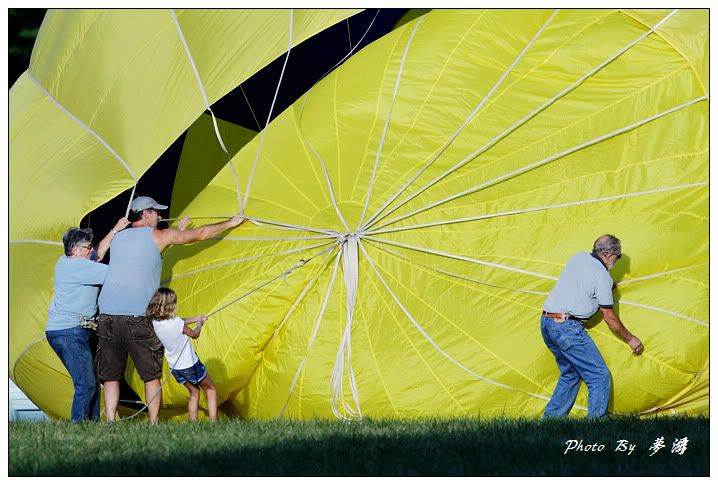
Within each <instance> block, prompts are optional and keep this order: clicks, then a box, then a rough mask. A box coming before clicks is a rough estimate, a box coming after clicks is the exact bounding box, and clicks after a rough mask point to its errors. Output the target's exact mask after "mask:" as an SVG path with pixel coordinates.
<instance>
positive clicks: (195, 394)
mask: <svg viewBox="0 0 718 485" xmlns="http://www.w3.org/2000/svg"><path fill="white" fill-rule="evenodd" d="M184 386H185V387H186V388H187V389H188V390H189V402H188V403H187V411H188V412H189V420H190V421H197V409H198V408H199V387H197V386H195V385H194V384H192V383H191V382H185V383H184Z"/></svg>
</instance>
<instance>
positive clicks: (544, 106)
mask: <svg viewBox="0 0 718 485" xmlns="http://www.w3.org/2000/svg"><path fill="white" fill-rule="evenodd" d="M676 11H677V10H674V11H673V12H671V13H670V14H668V15H667V16H666V17H664V18H663V20H661V21H660V22H658V23H657V24H656V25H655V26H653V28H652V29H650V30H649V31H647V32H644V33H643V34H642V35H640V36H639V37H638V38H636V39H635V40H634V41H633V42H631V43H630V44H628V45H627V46H626V47H624V48H623V49H621V50H619V51H617V52H616V53H614V54H613V55H612V56H610V57H609V58H608V59H606V60H605V61H603V62H602V63H601V64H599V65H598V66H596V67H595V68H593V69H592V70H590V71H589V72H588V73H586V74H584V75H583V76H581V77H580V78H579V79H577V80H576V81H574V82H573V83H572V84H570V85H569V86H568V87H566V88H565V89H563V90H561V91H560V92H559V93H558V94H556V95H555V96H554V97H552V98H551V99H549V100H548V101H546V102H545V103H544V104H542V105H541V106H539V107H538V108H536V109H535V110H533V111H531V112H530V113H529V114H527V115H526V116H524V117H523V118H521V119H520V120H519V121H517V122H516V123H514V124H513V125H511V126H510V127H509V128H507V129H506V130H504V131H502V132H501V133H499V134H498V135H496V136H495V137H494V138H492V139H491V140H490V141H489V142H487V143H486V144H485V145H483V146H482V147H481V148H479V149H478V150H476V151H474V152H473V153H471V154H470V155H468V156H467V157H466V158H464V159H463V160H462V161H460V162H459V163H457V164H456V165H454V166H453V167H451V168H450V169H448V170H447V171H446V172H444V173H443V174H441V175H439V176H438V177H436V178H435V179H434V180H432V181H431V182H429V183H428V184H426V185H425V186H423V187H422V188H421V189H419V190H418V191H417V192H415V193H414V194H412V195H411V196H410V197H408V198H406V199H404V200H402V201H401V202H400V203H399V204H398V205H396V206H395V207H393V208H392V209H391V210H390V211H389V212H387V213H386V214H384V216H383V217H382V218H385V217H387V216H389V214H391V213H393V212H395V211H396V210H397V209H399V208H400V207H402V206H403V205H404V204H406V203H408V202H409V201H411V200H413V199H414V198H415V197H417V196H419V195H420V194H421V193H423V192H424V191H425V190H427V189H428V188H429V187H432V186H433V185H435V184H436V183H437V182H439V181H440V180H442V179H443V178H445V177H446V176H448V175H450V174H451V173H453V172H455V171H456V170H458V169H460V168H461V167H463V166H464V165H466V164H467V163H469V162H470V161H471V160H473V159H474V158H476V157H477V156H479V155H480V154H482V153H483V152H485V151H486V150H488V149H489V148H491V147H492V146H494V145H495V144H496V143H498V142H499V141H501V140H502V139H504V138H505V137H506V136H507V135H509V134H510V133H513V132H514V131H516V130H517V129H518V128H520V127H521V126H523V125H524V124H525V123H526V122H528V121H529V120H531V119H532V118H533V117H534V116H536V115H537V114H539V113H541V112H542V111H544V110H546V109H547V108H548V107H549V106H551V105H552V104H553V103H554V102H555V101H556V100H558V99H560V98H562V97H563V96H565V95H566V94H568V93H569V92H571V91H573V90H574V89H575V88H576V87H577V86H579V85H580V84H582V83H583V82H584V81H585V80H586V79H588V78H589V77H591V76H593V75H594V74H596V73H597V72H598V71H600V70H601V69H603V68H604V67H605V66H606V65H608V64H609V63H611V62H613V61H614V60H615V59H616V58H618V57H619V56H620V55H622V54H623V53H624V52H626V51H627V50H629V49H630V48H631V47H633V46H634V45H636V44H637V43H638V42H640V41H641V40H643V39H644V38H645V37H647V36H648V35H649V34H650V33H652V32H653V31H654V30H655V29H657V28H658V27H659V26H660V25H662V24H663V23H664V22H665V21H666V20H668V19H669V18H670V17H671V16H672V15H673V14H674V13H675V12H676ZM375 222H376V221H375ZM367 227H369V225H367Z"/></svg>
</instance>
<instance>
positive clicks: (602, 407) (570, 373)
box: [541, 316, 611, 417]
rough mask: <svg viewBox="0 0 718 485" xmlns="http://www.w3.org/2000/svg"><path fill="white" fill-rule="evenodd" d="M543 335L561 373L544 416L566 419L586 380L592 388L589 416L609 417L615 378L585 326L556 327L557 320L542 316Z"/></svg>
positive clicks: (573, 323)
mask: <svg viewBox="0 0 718 485" xmlns="http://www.w3.org/2000/svg"><path fill="white" fill-rule="evenodd" d="M541 335H543V340H544V342H545V343H546V346H547V347H548V348H549V350H550V351H551V352H552V353H553V355H554V357H556V364H558V369H559V371H560V372H561V375H560V376H559V378H558V383H557V384H556V389H555V390H554V391H553V396H551V400H550V401H549V403H548V404H547V405H546V410H545V411H544V416H545V417H551V416H566V415H567V414H568V412H569V411H570V410H571V408H572V407H573V403H574V401H576V394H578V388H579V386H580V384H581V381H582V380H583V381H584V382H585V383H586V386H587V387H588V415H589V416H592V417H599V416H603V415H605V414H606V410H607V409H608V398H609V394H610V392H611V374H610V373H609V371H608V367H607V366H606V362H604V360H603V357H602V356H601V352H599V351H598V347H596V344H595V343H594V342H593V339H591V337H590V336H589V335H588V333H586V329H584V328H583V325H582V324H581V322H580V321H578V320H574V319H568V320H566V321H565V322H563V323H556V321H554V319H553V318H550V317H547V316H542V317H541Z"/></svg>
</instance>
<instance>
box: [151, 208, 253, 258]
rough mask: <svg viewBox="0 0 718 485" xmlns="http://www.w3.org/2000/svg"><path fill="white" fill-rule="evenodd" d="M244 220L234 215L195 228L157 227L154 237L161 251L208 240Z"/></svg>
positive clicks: (153, 233)
mask: <svg viewBox="0 0 718 485" xmlns="http://www.w3.org/2000/svg"><path fill="white" fill-rule="evenodd" d="M242 222H244V219H243V218H242V217H241V216H233V217H231V218H230V219H227V220H226V221H224V222H218V223H216V224H207V225H205V226H200V227H197V228H195V229H181V228H180V229H163V230H159V229H155V230H154V231H152V238H153V239H154V241H155V244H157V249H159V251H160V252H162V251H164V250H165V249H166V248H167V246H171V245H172V244H189V243H193V242H197V241H206V240H207V239H210V238H212V237H214V236H217V235H218V234H221V233H222V232H224V231H226V230H227V229H231V228H233V227H237V226H239V225H240V224H242Z"/></svg>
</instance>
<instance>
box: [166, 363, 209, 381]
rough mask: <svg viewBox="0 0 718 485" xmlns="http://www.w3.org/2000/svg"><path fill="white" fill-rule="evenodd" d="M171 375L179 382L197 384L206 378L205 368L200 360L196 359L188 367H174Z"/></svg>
mask: <svg viewBox="0 0 718 485" xmlns="http://www.w3.org/2000/svg"><path fill="white" fill-rule="evenodd" d="M172 375H173V376H175V379H176V380H177V382H179V383H180V384H184V383H185V382H189V383H190V384H194V385H195V386H198V385H199V384H200V383H201V382H202V381H203V380H205V379H206V378H207V368H206V367H205V366H204V364H203V363H202V361H201V360H199V359H197V362H195V364H194V365H193V366H192V367H190V368H189V369H174V370H173V371H172Z"/></svg>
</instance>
